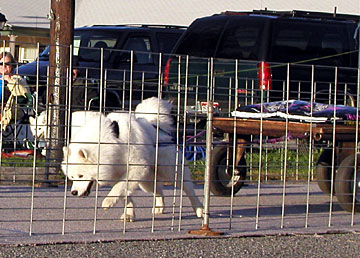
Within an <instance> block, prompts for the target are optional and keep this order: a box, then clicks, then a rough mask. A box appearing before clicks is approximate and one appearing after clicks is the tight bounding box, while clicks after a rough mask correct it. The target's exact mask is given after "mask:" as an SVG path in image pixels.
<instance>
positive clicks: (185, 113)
mask: <svg viewBox="0 0 360 258" xmlns="http://www.w3.org/2000/svg"><path fill="white" fill-rule="evenodd" d="M188 79H189V56H188V55H187V56H186V61H185V92H184V94H185V96H184V113H183V116H184V124H183V135H182V152H181V191H180V211H179V227H178V230H179V231H180V230H181V221H182V208H183V197H184V168H185V144H186V123H187V112H186V107H187V100H188V83H189V81H188Z"/></svg>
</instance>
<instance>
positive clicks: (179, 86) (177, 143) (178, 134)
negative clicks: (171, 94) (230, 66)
mask: <svg viewBox="0 0 360 258" xmlns="http://www.w3.org/2000/svg"><path fill="white" fill-rule="evenodd" d="M181 62H182V57H181V56H179V57H178V67H177V69H178V78H177V79H178V88H177V100H178V101H177V110H176V157H175V178H174V193H173V204H172V205H173V212H172V218H171V230H172V231H173V230H174V227H175V209H176V193H177V181H178V176H179V167H178V165H179V151H180V146H179V145H180V140H179V138H180V123H181V119H180V113H181V110H180V106H181ZM185 80H186V78H185Z"/></svg>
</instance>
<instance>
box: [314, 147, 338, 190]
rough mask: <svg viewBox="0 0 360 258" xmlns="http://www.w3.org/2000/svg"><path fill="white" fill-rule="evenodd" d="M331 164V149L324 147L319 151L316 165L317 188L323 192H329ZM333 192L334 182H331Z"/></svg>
mask: <svg viewBox="0 0 360 258" xmlns="http://www.w3.org/2000/svg"><path fill="white" fill-rule="evenodd" d="M335 160H336V157H335ZM331 165H332V150H331V149H325V150H323V152H322V153H321V155H320V157H319V159H318V162H317V165H316V180H317V183H318V186H319V188H320V189H321V191H322V192H323V193H324V194H331V172H332V168H331ZM335 165H336V164H335ZM334 173H335V174H336V169H334ZM335 174H334V176H333V180H335ZM334 194H335V184H333V195H334Z"/></svg>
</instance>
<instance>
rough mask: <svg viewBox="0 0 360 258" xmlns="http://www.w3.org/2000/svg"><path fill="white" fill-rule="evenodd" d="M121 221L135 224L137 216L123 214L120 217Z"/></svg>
mask: <svg viewBox="0 0 360 258" xmlns="http://www.w3.org/2000/svg"><path fill="white" fill-rule="evenodd" d="M120 220H121V221H126V222H134V221H135V215H130V214H125V213H124V214H123V215H121V217H120Z"/></svg>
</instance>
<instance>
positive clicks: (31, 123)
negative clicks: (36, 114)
mask: <svg viewBox="0 0 360 258" xmlns="http://www.w3.org/2000/svg"><path fill="white" fill-rule="evenodd" d="M29 122H30V125H35V123H36V119H35V118H33V117H32V116H29Z"/></svg>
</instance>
